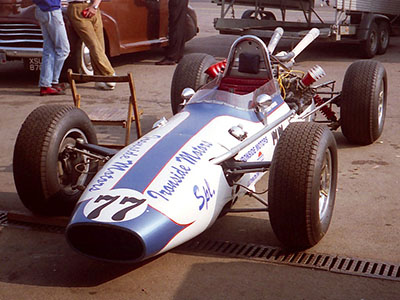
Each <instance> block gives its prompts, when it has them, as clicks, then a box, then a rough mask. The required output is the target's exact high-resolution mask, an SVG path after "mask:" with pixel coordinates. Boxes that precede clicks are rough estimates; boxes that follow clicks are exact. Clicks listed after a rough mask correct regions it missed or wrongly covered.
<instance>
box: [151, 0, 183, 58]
mask: <svg viewBox="0 0 400 300" xmlns="http://www.w3.org/2000/svg"><path fill="white" fill-rule="evenodd" d="M188 4H189V1H188V0H169V1H168V39H169V42H168V43H169V44H168V47H167V50H166V54H165V57H164V58H163V59H162V60H160V61H158V62H156V65H161V66H162V65H174V64H176V63H177V62H179V60H180V59H181V58H182V57H183V53H184V50H185V25H186V24H185V21H186V14H187V10H188Z"/></svg>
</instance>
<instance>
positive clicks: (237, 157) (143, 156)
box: [13, 28, 387, 262]
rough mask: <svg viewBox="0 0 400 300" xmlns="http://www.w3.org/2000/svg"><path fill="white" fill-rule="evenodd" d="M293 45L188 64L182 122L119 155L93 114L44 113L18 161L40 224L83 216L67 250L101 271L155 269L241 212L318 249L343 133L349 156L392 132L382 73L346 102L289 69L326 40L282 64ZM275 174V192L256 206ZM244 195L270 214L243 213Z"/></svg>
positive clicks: (160, 125)
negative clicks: (101, 263)
mask: <svg viewBox="0 0 400 300" xmlns="http://www.w3.org/2000/svg"><path fill="white" fill-rule="evenodd" d="M281 33H282V32H281V29H279V28H278V29H277V30H276V34H275V35H274V36H273V37H272V38H271V40H270V42H269V44H268V46H267V45H266V44H265V43H264V42H263V41H262V40H261V39H259V38H257V37H255V36H242V37H239V38H238V39H237V40H236V41H235V42H234V43H233V45H232V47H231V50H230V53H229V56H228V58H227V59H226V60H225V61H222V62H216V61H215V60H214V58H213V57H211V56H209V55H206V54H189V55H187V56H185V57H184V58H183V59H182V60H181V62H180V63H179V65H178V66H177V67H176V70H175V73H174V77H173V80H172V88H171V93H172V97H171V105H172V109H173V112H174V115H173V116H172V117H171V118H170V119H169V120H165V119H164V120H160V121H159V122H157V123H156V124H155V127H154V129H153V130H151V131H150V132H148V133H147V134H146V135H144V136H143V137H141V138H140V139H138V140H136V141H134V142H133V143H132V144H130V145H128V146H127V147H125V148H123V149H121V150H118V151H117V150H113V149H108V148H104V147H101V146H99V145H97V138H96V133H95V130H94V128H93V126H92V124H91V121H90V120H89V118H88V117H87V115H86V114H85V112H83V111H82V110H80V109H78V108H75V107H73V106H64V105H49V106H40V107H38V108H37V109H35V110H34V111H33V112H32V113H31V114H30V115H29V116H28V117H27V119H26V120H25V122H24V124H23V125H22V127H21V129H20V132H19V134H18V137H17V141H16V144H15V149H14V159H13V168H14V178H15V184H16V188H17V191H18V194H19V196H20V198H21V200H22V202H23V203H24V205H25V206H26V207H27V208H29V209H30V210H31V211H32V212H34V213H37V214H44V215H67V216H71V219H70V221H69V224H68V225H67V227H66V233H65V234H66V239H67V241H68V243H69V244H70V245H71V246H72V248H74V249H75V250H77V251H78V252H80V253H83V254H85V255H88V256H91V257H95V258H98V259H102V260H109V261H119V262H137V261H141V260H144V259H146V258H149V257H153V256H155V255H158V254H160V253H163V252H165V251H167V250H169V249H172V248H174V247H176V246H178V245H180V244H182V243H185V242H186V241H188V240H190V239H192V238H194V237H195V236H197V235H199V234H200V233H202V232H204V231H205V230H206V229H207V228H208V227H210V226H211V225H212V224H213V223H214V222H215V220H216V219H217V218H218V217H220V216H223V215H224V214H226V213H229V212H246V211H261V212H266V211H268V213H269V220H270V223H271V226H272V229H273V231H274V233H275V234H276V236H277V238H278V239H279V241H280V242H281V243H282V245H283V247H286V248H288V249H305V248H309V247H312V246H314V245H315V244H317V243H318V242H319V241H320V240H321V238H322V237H323V236H324V235H325V233H326V232H327V230H328V227H329V224H330V221H331V218H332V212H333V207H334V202H335V194H336V186H337V173H338V159H337V146H336V142H335V138H334V136H333V134H332V132H331V131H332V130H336V129H338V128H339V127H341V129H342V132H343V134H344V135H345V137H346V138H347V139H348V141H349V142H350V143H355V144H361V145H367V144H371V143H373V142H374V141H375V140H376V139H377V138H378V137H379V136H380V135H381V133H382V130H383V125H384V121H385V111H386V102H387V99H386V98H387V75H386V71H385V69H384V67H383V66H382V65H381V64H380V63H378V62H376V61H372V60H370V61H357V62H354V63H353V64H351V65H350V67H349V68H348V70H347V71H346V74H345V78H344V82H343V88H342V91H341V92H336V91H335V90H334V85H335V82H334V81H329V82H326V83H320V84H318V85H315V83H314V82H315V81H316V80H318V79H320V78H321V77H323V75H324V71H323V70H322V68H321V67H319V66H316V67H314V68H312V69H311V70H310V71H309V72H306V73H304V74H303V73H302V72H299V71H295V70H293V69H292V67H291V66H292V65H293V59H294V58H295V57H296V56H297V55H298V54H299V53H300V52H301V51H302V50H303V49H304V48H305V47H306V46H307V45H308V44H309V43H310V42H312V40H313V39H314V38H315V37H316V36H317V35H318V30H314V29H313V30H312V31H310V33H309V34H308V35H307V36H306V37H305V38H304V39H303V40H302V41H300V43H299V44H298V45H297V46H296V47H295V48H294V49H293V50H292V51H290V52H289V53H278V54H276V55H274V54H273V53H274V50H275V47H276V44H277V42H278V41H279V37H280V36H281ZM334 105H335V106H337V107H338V108H339V109H338V110H337V111H336V112H335V110H333V109H332V107H333V106H334ZM337 114H340V117H337ZM322 118H323V119H322ZM319 119H321V120H319ZM324 123H325V124H324ZM264 174H268V186H264V187H261V190H262V191H261V192H258V191H256V188H255V185H256V183H257V182H258V181H259V180H260V179H261V178H262V176H263V175H264ZM262 182H264V181H261V182H260V185H265V183H264V184H261V183H262ZM257 188H259V185H257ZM266 192H267V195H268V197H266V196H264V197H263V196H262V194H263V193H266ZM244 194H247V195H249V196H251V197H253V198H254V199H255V200H256V201H257V203H261V204H262V208H260V205H255V207H254V209H247V208H246V209H240V208H239V209H238V208H236V209H235V207H234V205H235V203H236V202H238V201H239V199H240V198H241V196H243V195H244Z"/></svg>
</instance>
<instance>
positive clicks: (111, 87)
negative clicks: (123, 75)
mask: <svg viewBox="0 0 400 300" xmlns="http://www.w3.org/2000/svg"><path fill="white" fill-rule="evenodd" d="M105 84H106V86H107V87H108V88H109V89H110V90H113V89H115V85H116V83H115V82H106V83H105Z"/></svg>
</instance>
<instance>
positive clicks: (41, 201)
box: [13, 105, 97, 216]
mask: <svg viewBox="0 0 400 300" xmlns="http://www.w3.org/2000/svg"><path fill="white" fill-rule="evenodd" d="M77 138H82V139H83V140H84V141H85V142H88V143H91V144H97V137H96V132H95V130H94V128H93V125H92V123H91V121H90V120H89V118H88V116H87V115H86V113H85V112H83V111H82V110H80V109H78V108H76V107H74V106H68V105H44V106H40V107H38V108H36V109H35V110H34V111H32V112H31V113H30V115H29V116H28V117H27V118H26V120H25V122H24V123H23V124H22V126H21V129H20V131H19V133H18V137H17V140H16V143H15V147H14V157H13V172H14V181H15V186H16V188H17V192H18V195H19V197H20V199H21V201H22V202H23V204H24V205H25V206H26V207H27V208H28V209H29V210H31V211H32V212H33V213H36V214H41V215H52V216H56V215H62V216H69V215H70V214H71V212H72V211H73V209H74V207H75V204H76V202H77V201H78V199H79V197H80V195H81V194H82V191H81V190H79V189H75V188H73V186H74V185H77V184H78V185H86V184H87V183H88V181H89V180H90V179H91V178H92V177H93V176H94V172H95V171H96V169H97V166H96V165H91V166H89V165H88V164H86V165H85V164H82V163H87V162H88V161H87V158H85V157H83V156H82V155H80V154H76V153H75V152H71V151H68V150H66V146H67V145H71V146H74V145H75V143H76V139H77ZM79 167H81V169H82V170H84V171H85V172H86V173H82V172H78V171H76V168H79Z"/></svg>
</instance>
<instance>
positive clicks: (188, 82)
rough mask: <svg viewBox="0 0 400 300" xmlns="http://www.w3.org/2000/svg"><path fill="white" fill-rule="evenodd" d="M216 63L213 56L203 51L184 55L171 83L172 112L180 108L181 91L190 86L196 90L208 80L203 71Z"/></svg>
mask: <svg viewBox="0 0 400 300" xmlns="http://www.w3.org/2000/svg"><path fill="white" fill-rule="evenodd" d="M215 63H216V60H215V58H214V57H212V56H211V55H208V54H204V53H191V54H188V55H185V56H184V57H183V58H182V59H181V60H180V61H179V64H178V65H177V67H176V69H175V72H174V75H173V77H172V83H171V108H172V112H173V114H176V113H178V112H179V111H180V110H181V109H182V105H181V104H182V101H183V99H182V97H181V94H182V91H183V89H185V88H192V89H193V90H195V91H197V90H198V89H199V88H200V87H202V86H203V85H205V84H206V83H207V82H209V81H210V79H211V78H210V77H209V76H208V75H207V74H206V73H205V71H206V70H207V69H208V68H209V67H210V66H212V65H213V64H215Z"/></svg>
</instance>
